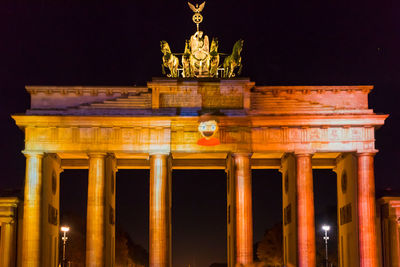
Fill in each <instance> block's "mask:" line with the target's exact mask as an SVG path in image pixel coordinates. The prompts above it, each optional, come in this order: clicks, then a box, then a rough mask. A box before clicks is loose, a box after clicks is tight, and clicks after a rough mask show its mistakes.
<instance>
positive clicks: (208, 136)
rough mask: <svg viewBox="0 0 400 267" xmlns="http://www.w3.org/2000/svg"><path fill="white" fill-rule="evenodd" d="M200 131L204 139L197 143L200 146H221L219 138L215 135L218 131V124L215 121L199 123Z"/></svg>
mask: <svg viewBox="0 0 400 267" xmlns="http://www.w3.org/2000/svg"><path fill="white" fill-rule="evenodd" d="M198 130H199V132H200V134H201V135H202V136H203V138H200V139H199V140H198V141H197V144H198V145H200V146H216V145H219V140H218V138H216V137H214V135H215V134H216V133H217V131H218V124H217V122H216V121H215V120H206V121H202V122H200V123H199V127H198Z"/></svg>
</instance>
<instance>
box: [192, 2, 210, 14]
mask: <svg viewBox="0 0 400 267" xmlns="http://www.w3.org/2000/svg"><path fill="white" fill-rule="evenodd" d="M188 5H189V7H190V9H191V10H193V12H194V13H200V12H201V11H202V10H203V8H204V6H205V5H206V2H205V1H204V2H203V3H202V4H201V5H200V6H199V4H196V6H194V5H193V4H191V3H190V2H188Z"/></svg>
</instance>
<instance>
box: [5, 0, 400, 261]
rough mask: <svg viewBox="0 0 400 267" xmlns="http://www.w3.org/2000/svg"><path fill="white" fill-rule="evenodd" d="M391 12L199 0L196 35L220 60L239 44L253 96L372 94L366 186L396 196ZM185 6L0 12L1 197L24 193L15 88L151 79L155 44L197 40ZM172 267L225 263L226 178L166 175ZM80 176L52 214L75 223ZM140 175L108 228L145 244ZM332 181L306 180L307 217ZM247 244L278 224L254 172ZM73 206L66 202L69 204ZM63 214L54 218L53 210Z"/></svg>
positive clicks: (123, 4)
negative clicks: (378, 122) (309, 188)
mask: <svg viewBox="0 0 400 267" xmlns="http://www.w3.org/2000/svg"><path fill="white" fill-rule="evenodd" d="M399 10H400V4H399V2H398V1H348V0H346V1H345V0H335V1H319V0H318V1H317V0H314V1H278V0H274V1H250V0H248V1H227V0H209V1H207V4H206V7H205V9H204V12H203V15H204V22H203V23H202V24H201V29H202V30H203V31H204V32H205V33H206V34H207V35H208V36H209V37H210V38H211V37H218V38H219V41H220V42H219V43H220V51H221V52H230V51H231V49H232V45H233V43H234V42H235V41H236V40H237V39H240V38H243V39H244V40H245V43H244V50H243V53H242V58H243V63H244V69H243V76H247V77H250V78H251V80H253V81H255V82H256V83H257V84H258V85H275V84H281V85H348V84H373V85H375V89H374V90H373V91H372V93H371V94H370V97H369V101H370V107H371V108H374V110H375V112H377V113H386V114H390V117H389V119H388V120H387V121H386V125H385V126H384V127H382V128H381V129H380V130H379V131H378V132H377V134H376V138H377V141H376V146H377V149H379V150H380V152H379V153H378V154H377V156H376V187H377V192H378V193H379V194H381V192H382V191H383V190H384V189H385V188H387V187H390V188H391V189H392V191H398V192H400V182H399V173H400V164H399V160H400V145H399V142H396V141H397V139H398V138H399V137H400V134H399V133H398V131H399V130H400V111H399V109H398V106H399V105H398V103H399V101H400V80H399V79H400V64H399V62H400V52H399V51H400V22H399V19H398V11H399ZM191 17H192V11H190V9H189V8H188V6H187V4H186V1H161V0H158V1H134V0H130V1H121V0H113V1H111V0H110V1H100V0H98V1H71V0H70V1H57V0H52V1H44V0H42V1H34V0H29V1H28V0H25V1H19V0H12V1H8V0H2V1H1V3H0V130H1V135H2V136H1V137H2V138H1V139H0V169H1V170H2V171H1V174H0V189H7V188H18V187H22V185H23V178H24V168H25V166H24V157H23V156H22V155H21V153H20V151H21V150H22V149H23V134H22V132H21V131H20V130H18V129H17V127H16V126H15V124H14V123H13V121H12V120H11V118H10V114H15V113H23V112H24V111H25V110H26V109H27V108H29V95H28V94H27V93H26V92H25V89H24V86H25V85H134V84H137V85H143V84H145V83H146V81H149V80H151V77H153V76H160V75H161V68H160V64H161V53H160V47H159V41H160V40H167V41H168V42H169V43H170V45H171V47H172V50H173V52H182V51H183V47H184V41H185V39H188V38H189V37H190V35H191V34H193V33H194V31H195V25H194V24H193V23H192V21H191ZM173 175H174V176H173V190H174V192H173V199H174V200H173V204H174V209H173V233H174V236H173V248H174V266H184V265H183V264H186V265H187V264H189V263H191V266H193V267H195V266H197V267H201V266H209V264H210V263H212V262H216V261H225V257H226V256H225V252H226V249H225V239H226V233H225V212H226V211H225V205H226V203H225V201H226V192H225V176H224V173H223V172H222V171H174V173H173ZM85 177H86V172H85V171H66V172H65V173H64V174H62V183H63V189H62V191H61V201H62V206H63V208H64V209H65V210H78V211H80V212H82V213H84V210H85V205H86V204H85V202H86V199H85V198H86V195H85V194H86V192H85V190H86V188H85V187H86V183H87V181H86V180H85ZM147 177H148V173H147V172H146V171H120V172H119V173H118V179H117V183H118V185H117V190H118V199H117V223H119V224H121V225H122V226H123V227H124V228H125V229H126V230H127V231H128V232H129V233H130V235H131V237H132V239H133V240H134V241H135V242H137V243H139V244H142V245H143V246H145V247H146V246H147V243H148V237H147V234H148V229H147V224H148V218H147V216H148V180H147ZM335 187H336V185H335V178H334V176H333V174H332V172H328V171H319V172H315V198H316V204H317V206H316V209H317V211H316V212H317V213H323V212H324V211H325V210H326V208H327V206H329V205H334V203H335V201H336V199H335V190H336V189H335ZM253 189H254V190H253V197H254V205H253V206H254V209H253V210H254V211H253V212H254V240H255V241H258V240H260V239H261V238H262V234H263V232H264V230H265V229H266V228H268V227H270V226H272V225H273V224H274V223H277V222H279V221H280V220H281V211H280V209H281V195H280V192H281V179H280V175H279V173H278V172H277V171H254V172H253ZM71 196H73V197H71ZM61 212H62V211H61Z"/></svg>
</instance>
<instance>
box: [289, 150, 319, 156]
mask: <svg viewBox="0 0 400 267" xmlns="http://www.w3.org/2000/svg"><path fill="white" fill-rule="evenodd" d="M293 154H294V155H295V157H312V156H313V155H314V154H315V151H314V150H296V151H294V152H293Z"/></svg>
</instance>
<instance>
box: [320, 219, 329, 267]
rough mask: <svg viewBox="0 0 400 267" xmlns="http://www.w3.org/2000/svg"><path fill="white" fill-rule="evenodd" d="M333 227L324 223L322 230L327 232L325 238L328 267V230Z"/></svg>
mask: <svg viewBox="0 0 400 267" xmlns="http://www.w3.org/2000/svg"><path fill="white" fill-rule="evenodd" d="M330 229H331V227H330V226H329V225H326V224H324V225H322V230H324V232H325V236H324V240H325V266H326V267H328V240H329V236H328V231H329V230H330Z"/></svg>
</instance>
